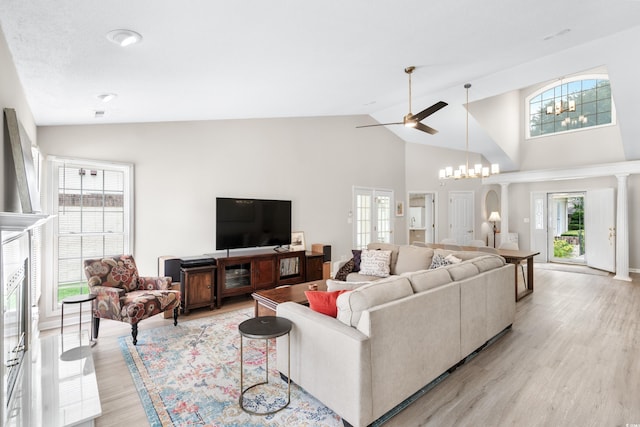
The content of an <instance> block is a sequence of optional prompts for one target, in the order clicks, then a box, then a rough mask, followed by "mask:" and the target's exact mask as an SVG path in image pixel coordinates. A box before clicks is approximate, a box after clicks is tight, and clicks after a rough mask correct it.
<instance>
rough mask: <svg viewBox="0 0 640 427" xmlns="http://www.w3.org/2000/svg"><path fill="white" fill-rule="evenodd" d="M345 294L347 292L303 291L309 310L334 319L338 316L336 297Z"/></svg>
mask: <svg viewBox="0 0 640 427" xmlns="http://www.w3.org/2000/svg"><path fill="white" fill-rule="evenodd" d="M345 292H349V291H345V290H341V291H331V292H325V291H304V294H305V296H306V297H307V301H309V308H310V309H311V310H313V311H317V312H318V313H322V314H326V315H327V316H331V317H336V316H337V315H338V307H336V300H337V299H338V295H340V294H342V293H345Z"/></svg>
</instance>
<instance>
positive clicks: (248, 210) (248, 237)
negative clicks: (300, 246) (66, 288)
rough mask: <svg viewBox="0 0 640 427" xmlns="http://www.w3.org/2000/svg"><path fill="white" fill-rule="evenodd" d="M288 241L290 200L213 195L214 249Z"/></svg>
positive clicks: (276, 243)
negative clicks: (214, 197) (214, 200)
mask: <svg viewBox="0 0 640 427" xmlns="http://www.w3.org/2000/svg"><path fill="white" fill-rule="evenodd" d="M290 243H291V201H290V200H260V199H235V198H225V197H218V198H216V249H218V250H220V249H239V248H254V247H261V246H281V245H288V244H290Z"/></svg>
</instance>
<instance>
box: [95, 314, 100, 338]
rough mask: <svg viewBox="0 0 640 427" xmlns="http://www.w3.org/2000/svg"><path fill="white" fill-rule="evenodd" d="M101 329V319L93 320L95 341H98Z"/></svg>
mask: <svg viewBox="0 0 640 427" xmlns="http://www.w3.org/2000/svg"><path fill="white" fill-rule="evenodd" d="M99 329H100V318H99V317H94V318H93V339H98V330H99Z"/></svg>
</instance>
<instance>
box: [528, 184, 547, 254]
mask: <svg viewBox="0 0 640 427" xmlns="http://www.w3.org/2000/svg"><path fill="white" fill-rule="evenodd" d="M531 218H532V219H533V220H532V221H531V250H532V251H536V252H540V255H538V256H537V257H536V258H539V259H540V260H542V261H543V262H547V261H548V260H549V254H548V250H547V249H548V244H547V221H548V220H547V193H531Z"/></svg>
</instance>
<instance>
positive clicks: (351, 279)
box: [346, 273, 381, 282]
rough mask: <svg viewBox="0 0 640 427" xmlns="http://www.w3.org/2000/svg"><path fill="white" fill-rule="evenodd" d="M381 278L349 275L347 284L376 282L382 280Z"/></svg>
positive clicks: (357, 274)
mask: <svg viewBox="0 0 640 427" xmlns="http://www.w3.org/2000/svg"><path fill="white" fill-rule="evenodd" d="M380 279H381V277H380V276H367V275H365V274H361V273H349V274H347V280H346V281H347V282H375V281H376V280H380Z"/></svg>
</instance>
